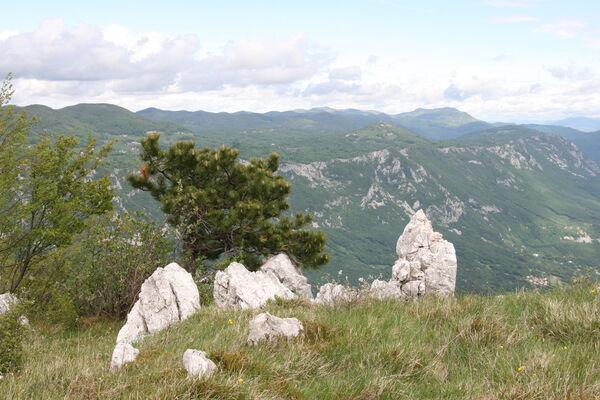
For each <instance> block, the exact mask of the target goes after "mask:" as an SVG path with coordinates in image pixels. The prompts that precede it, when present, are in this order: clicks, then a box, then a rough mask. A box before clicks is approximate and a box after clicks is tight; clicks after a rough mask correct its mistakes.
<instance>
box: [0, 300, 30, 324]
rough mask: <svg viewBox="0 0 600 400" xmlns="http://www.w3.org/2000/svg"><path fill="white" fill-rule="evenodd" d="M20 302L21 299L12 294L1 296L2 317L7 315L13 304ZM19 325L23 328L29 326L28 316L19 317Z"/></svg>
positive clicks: (0, 309) (0, 313)
mask: <svg viewBox="0 0 600 400" xmlns="http://www.w3.org/2000/svg"><path fill="white" fill-rule="evenodd" d="M18 302H19V299H18V298H17V297H16V296H14V295H13V294H10V293H3V294H0V315H2V314H4V313H7V312H8V310H10V308H11V307H12V305H13V304H16V303H18ZM19 323H20V324H21V325H23V326H29V320H28V319H27V317H26V316H24V315H21V316H20V317H19Z"/></svg>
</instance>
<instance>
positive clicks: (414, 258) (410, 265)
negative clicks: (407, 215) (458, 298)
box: [371, 210, 457, 299]
mask: <svg viewBox="0 0 600 400" xmlns="http://www.w3.org/2000/svg"><path fill="white" fill-rule="evenodd" d="M396 253H397V254H398V257H399V258H398V260H397V261H396V263H395V264H394V266H393V268H392V279H391V280H390V281H389V282H387V285H386V284H385V282H383V283H382V281H375V282H373V284H372V285H371V293H372V296H374V297H378V298H385V297H393V298H413V299H414V298H416V297H418V296H421V295H423V294H427V293H431V294H438V295H448V294H452V293H454V287H455V284H456V267H457V264H456V252H455V250H454V246H453V245H452V243H450V242H448V241H446V240H444V239H443V237H442V234H441V233H439V232H434V230H433V227H432V226H431V222H430V221H429V219H427V217H426V216H425V213H424V212H423V211H422V210H419V211H417V212H416V213H415V214H414V215H413V217H412V218H411V220H410V222H409V223H408V225H406V227H405V228H404V231H403V232H402V235H401V236H400V237H399V238H398V242H397V244H396Z"/></svg>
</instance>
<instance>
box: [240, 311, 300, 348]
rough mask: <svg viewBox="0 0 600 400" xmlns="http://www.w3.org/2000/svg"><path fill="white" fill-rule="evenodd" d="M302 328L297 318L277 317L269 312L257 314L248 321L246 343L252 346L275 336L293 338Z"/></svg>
mask: <svg viewBox="0 0 600 400" xmlns="http://www.w3.org/2000/svg"><path fill="white" fill-rule="evenodd" d="M303 330H304V327H303V326H302V323H301V322H300V321H299V320H298V319H297V318H278V317H275V316H273V315H271V314H269V313H262V314H258V315H257V316H256V317H254V318H252V320H251V321H250V333H249V335H248V344H249V345H250V346H254V345H256V344H258V343H259V342H260V341H262V340H272V339H276V338H277V337H286V338H294V337H296V336H298V335H300V333H301V332H302V331H303Z"/></svg>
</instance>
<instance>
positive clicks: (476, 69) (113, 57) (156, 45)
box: [0, 0, 600, 121]
mask: <svg viewBox="0 0 600 400" xmlns="http://www.w3.org/2000/svg"><path fill="white" fill-rule="evenodd" d="M0 21H1V24H0V74H2V75H3V76H4V75H6V74H7V73H8V72H12V73H13V83H14V86H15V89H16V93H15V96H14V97H13V102H14V103H15V104H19V105H27V104H33V103H41V104H45V105H49V106H51V107H53V108H60V107H64V106H67V105H72V104H77V103H82V102H87V103H100V102H108V103H113V104H118V105H121V106H123V107H126V108H128V109H130V110H132V111H137V110H140V109H143V108H146V107H158V108H163V109H170V110H179V109H185V110H207V111H240V110H247V111H258V112H264V111H269V110H289V109H296V108H310V107H318V106H329V107H334V108H359V109H370V110H379V111H384V112H388V113H399V112H405V111H411V110H413V109H415V108H417V107H426V108H433V107H443V106H450V107H456V108H459V109H461V110H463V111H467V112H469V113H471V114H472V115H474V116H475V117H478V118H482V119H486V120H505V121H509V120H511V121H524V120H553V119H560V118H563V117H569V116H587V117H595V118H600V1H596V0H569V1H557V0H464V1H462V0H461V1H459V0H456V1H447V0H438V1H427V0H422V1H414V0H411V1H404V0H346V1H341V0H340V1H334V0H331V1H322V0H321V1H311V0H303V1H286V0H272V1H260V0H254V1H232V0H223V1H180V0H170V1H169V2H163V1H148V0H145V1H132V0H119V1H112V0H103V1H94V2H82V1H60V0H58V1H52V2H50V1H38V2H34V1H26V0H22V1H18V2H13V3H12V4H11V7H10V8H7V7H5V8H4V9H3V10H2V14H1V15H0Z"/></svg>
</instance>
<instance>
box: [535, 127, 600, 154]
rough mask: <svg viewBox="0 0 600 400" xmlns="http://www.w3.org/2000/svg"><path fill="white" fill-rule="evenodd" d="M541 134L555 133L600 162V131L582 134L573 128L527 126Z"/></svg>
mask: <svg viewBox="0 0 600 400" xmlns="http://www.w3.org/2000/svg"><path fill="white" fill-rule="evenodd" d="M525 126H527V127H530V128H532V129H536V130H538V131H540V132H545V133H554V134H557V135H560V136H562V137H564V138H565V139H567V140H570V141H571V142H573V143H575V144H576V145H577V146H579V147H580V148H581V149H582V150H583V151H585V152H586V153H587V154H588V155H589V156H590V157H592V158H593V159H595V160H596V161H600V131H597V132H582V131H578V130H577V129H573V128H566V127H564V126H555V125H525Z"/></svg>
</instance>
